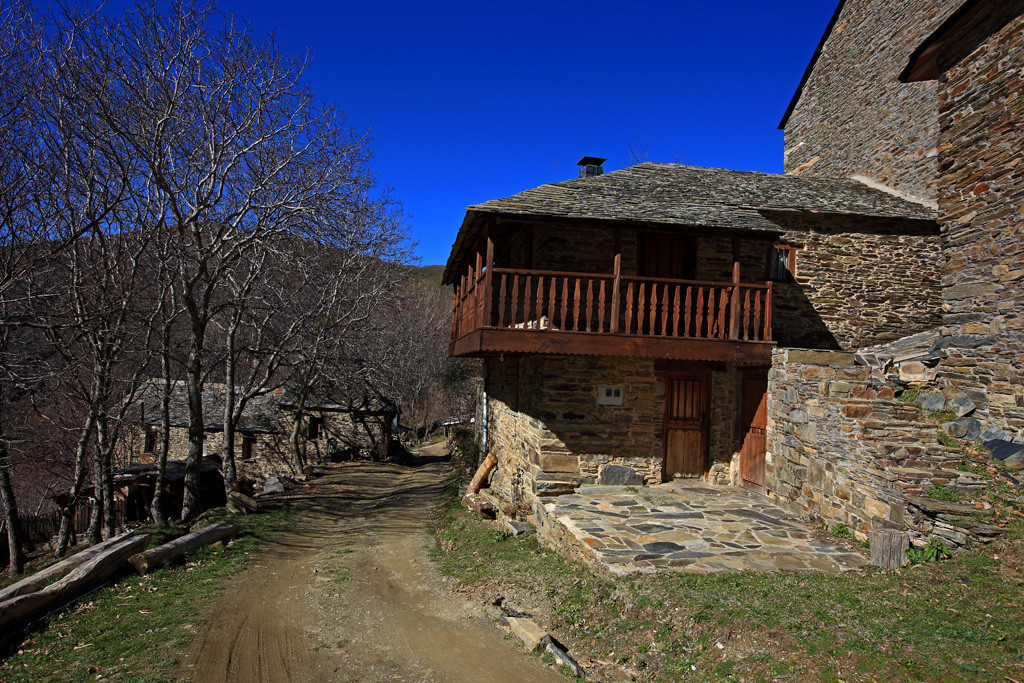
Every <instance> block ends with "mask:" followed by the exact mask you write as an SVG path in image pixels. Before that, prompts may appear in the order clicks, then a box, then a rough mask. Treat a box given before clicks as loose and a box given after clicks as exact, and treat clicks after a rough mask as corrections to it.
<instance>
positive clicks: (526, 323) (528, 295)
mask: <svg viewBox="0 0 1024 683" xmlns="http://www.w3.org/2000/svg"><path fill="white" fill-rule="evenodd" d="M532 282H533V278H532V277H527V278H526V285H525V287H524V288H523V320H522V323H523V329H524V330H525V329H529V327H530V306H531V305H532V304H533V296H532V294H533V291H532V289H531V284H532Z"/></svg>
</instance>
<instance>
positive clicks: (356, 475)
mask: <svg viewBox="0 0 1024 683" xmlns="http://www.w3.org/2000/svg"><path fill="white" fill-rule="evenodd" d="M445 472H446V466H445V465H444V464H443V463H440V462H433V463H427V464H424V465H422V466H419V467H405V466H401V465H396V464H391V463H359V464H351V465H343V466H340V467H338V468H336V469H333V470H332V471H331V472H330V474H329V475H328V476H326V477H324V478H322V479H320V480H318V481H317V483H316V485H315V486H313V487H310V489H311V492H308V493H301V494H298V495H293V496H291V499H292V502H293V505H294V506H296V507H297V508H299V509H300V510H301V515H300V519H299V521H298V522H297V523H296V526H295V529H294V530H293V531H292V532H290V533H289V534H287V535H285V536H284V537H282V538H280V539H278V540H277V541H276V542H275V543H273V544H272V545H271V546H270V547H268V548H267V549H266V550H265V551H264V552H262V553H261V554H260V555H258V556H256V558H255V559H254V560H253V564H252V566H251V567H250V568H248V569H247V570H246V571H245V572H244V573H243V574H241V575H240V576H239V577H238V578H237V579H236V580H235V581H234V582H232V584H231V585H230V586H229V587H228V589H227V590H226V591H225V593H224V594H223V595H222V596H221V597H220V599H219V601H218V602H217V604H216V605H215V606H213V607H212V616H211V618H210V620H209V621H208V623H207V625H206V626H205V627H204V628H203V629H202V630H201V632H200V633H199V635H198V637H197V639H196V641H195V643H194V646H193V648H192V649H191V651H190V653H189V655H188V656H187V660H188V663H186V664H185V666H183V668H182V671H181V674H182V675H183V676H184V677H185V678H188V679H190V680H194V681H203V682H205V681H218V682H219V681H246V682H249V681H313V680H338V681H379V680H399V681H470V680H472V681H479V680H495V681H564V680H565V679H564V678H562V677H561V676H560V675H559V674H558V673H557V672H555V671H554V670H553V669H551V668H549V667H546V666H544V665H543V664H541V663H540V662H539V661H537V660H534V659H531V658H529V657H527V656H526V655H524V654H523V653H522V652H520V651H518V650H516V649H514V648H513V647H512V646H511V644H510V643H508V642H506V641H505V640H504V638H503V636H502V633H501V632H500V631H499V630H498V629H497V628H496V627H495V626H494V625H493V624H492V623H491V622H489V621H487V620H486V618H484V617H482V616H481V615H480V614H479V613H478V610H479V608H478V607H474V606H473V605H472V604H470V603H469V602H467V601H466V600H465V599H463V598H461V597H459V596H457V595H455V594H453V593H452V592H450V591H449V590H447V589H446V588H445V583H444V580H443V579H442V578H441V577H440V576H438V574H437V572H436V570H435V568H434V565H433V564H432V563H431V562H430V559H429V558H428V556H427V550H426V549H427V547H428V546H429V545H430V544H432V543H433V539H432V537H431V536H430V535H429V533H428V531H427V522H428V519H429V510H430V507H431V506H432V505H433V504H435V503H436V501H437V499H438V496H439V494H440V491H441V486H442V483H443V480H444V475H445ZM296 491H302V489H296Z"/></svg>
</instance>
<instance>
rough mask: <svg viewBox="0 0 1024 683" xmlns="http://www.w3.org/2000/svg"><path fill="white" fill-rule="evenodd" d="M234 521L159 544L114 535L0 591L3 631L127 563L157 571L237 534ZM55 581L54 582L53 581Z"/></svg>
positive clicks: (141, 570) (143, 537) (70, 597)
mask: <svg viewBox="0 0 1024 683" xmlns="http://www.w3.org/2000/svg"><path fill="white" fill-rule="evenodd" d="M239 531H241V527H239V526H238V524H236V523H235V522H218V523H216V524H211V525H209V526H207V527H204V528H202V529H200V530H198V531H193V532H192V533H190V534H185V535H184V536H181V537H180V538H176V539H174V540H173V541H170V542H169V543H165V544H163V545H161V546H158V547H156V548H150V549H149V550H146V549H145V548H146V547H147V546H148V545H149V540H150V537H149V536H148V535H146V534H140V535H135V534H133V533H131V532H129V533H126V534H121V535H120V536H115V537H114V538H111V539H108V540H106V541H104V542H102V543H97V544H96V545H94V546H92V547H90V548H87V549H85V550H83V551H82V552H80V553H77V554H75V555H73V556H72V557H69V558H68V559H66V560H63V561H61V562H58V563H57V564H54V565H51V566H50V567H47V568H46V569H44V570H42V571H40V572H37V573H36V574H33V575H32V576H29V577H27V578H25V579H22V580H21V581H18V582H17V583H15V584H12V585H10V586H8V587H7V588H4V589H3V590H0V632H3V631H4V630H5V629H7V628H9V627H10V625H11V624H15V623H17V622H20V621H22V620H26V619H32V618H35V617H39V616H41V615H43V614H45V613H46V612H49V611H51V610H53V609H55V608H58V607H61V606H62V604H63V603H66V602H68V601H70V600H73V599H74V598H76V597H78V596H80V595H82V594H83V593H84V592H85V591H86V590H88V589H90V588H93V587H95V586H98V585H100V584H102V583H103V582H104V581H107V580H109V579H112V578H113V577H115V576H116V575H117V574H118V573H120V572H121V571H123V570H124V569H125V567H127V566H128V565H129V564H131V566H133V567H135V569H136V570H137V571H138V572H139V573H140V574H145V573H147V572H150V571H153V570H154V569H156V568H157V567H161V566H163V565H165V564H167V563H168V562H172V561H173V560H176V559H178V558H180V557H181V556H182V555H184V554H185V553H187V552H189V551H190V550H195V549H196V548H199V547H201V546H204V545H210V544H211V543H216V542H218V541H221V542H224V541H226V540H227V539H228V538H230V537H231V536H234V535H236V534H238V532H239ZM51 582H52V583H51Z"/></svg>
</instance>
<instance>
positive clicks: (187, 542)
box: [128, 521, 242, 574]
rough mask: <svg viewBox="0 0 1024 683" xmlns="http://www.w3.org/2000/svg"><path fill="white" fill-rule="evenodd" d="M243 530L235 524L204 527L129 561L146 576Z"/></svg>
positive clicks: (218, 523) (132, 557)
mask: <svg viewBox="0 0 1024 683" xmlns="http://www.w3.org/2000/svg"><path fill="white" fill-rule="evenodd" d="M241 530H242V527H240V526H238V524H236V523H235V522H229V521H225V522H217V523H216V524H211V525H210V526H207V527H203V528H202V529H200V530H199V531H193V532H192V533H190V534H185V535H184V536H182V537H180V538H176V539H174V540H173V541H170V542H169V543H164V544H163V545H161V546H157V547H156V548H150V549H149V550H147V551H145V552H142V553H138V554H137V555H132V556H131V557H130V558H129V560H128V561H129V562H131V563H132V566H133V567H135V569H136V571H138V572H139V574H146V573H148V572H151V571H153V570H154V569H156V568H157V567H162V566H163V565H165V564H167V563H168V562H170V561H172V560H176V559H178V558H179V557H181V556H182V555H184V554H185V553H187V552H188V551H190V550H195V549H196V548H201V547H202V546H204V545H210V544H211V543H216V542H217V541H220V540H223V539H225V538H229V537H231V536H234V535H235V534H237V533H238V532H239V531H241Z"/></svg>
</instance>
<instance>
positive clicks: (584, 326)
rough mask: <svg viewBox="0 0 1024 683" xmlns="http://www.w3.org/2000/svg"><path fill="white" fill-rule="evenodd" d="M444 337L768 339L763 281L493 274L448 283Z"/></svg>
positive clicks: (767, 304) (554, 273)
mask: <svg viewBox="0 0 1024 683" xmlns="http://www.w3.org/2000/svg"><path fill="white" fill-rule="evenodd" d="M454 306H455V308H454V315H453V316H452V328H453V329H452V339H453V340H458V339H460V338H462V337H463V336H464V335H466V334H469V333H470V332H472V331H474V330H476V329H479V328H482V327H489V328H498V329H522V330H539V331H543V330H548V331H561V332H596V333H602V334H618V335H643V336H655V337H674V338H680V339H708V340H714V339H718V340H732V341H758V342H760V341H771V283H768V284H764V285H751V284H733V283H724V282H700V281H696V280H668V279H660V278H639V277H625V276H620V277H615V276H614V275H601V274H586V273H565V272H558V271H540V270H514V269H507V268H494V269H493V272H491V273H490V274H488V273H487V272H486V269H484V272H483V273H472V272H470V273H468V274H467V275H466V276H464V277H463V278H462V280H461V281H460V282H459V283H458V284H457V285H456V290H455V302H454Z"/></svg>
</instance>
